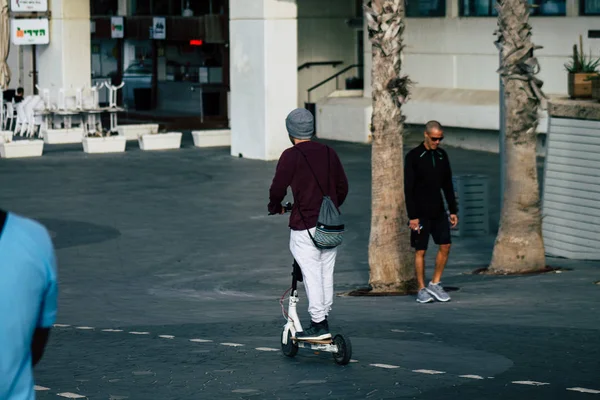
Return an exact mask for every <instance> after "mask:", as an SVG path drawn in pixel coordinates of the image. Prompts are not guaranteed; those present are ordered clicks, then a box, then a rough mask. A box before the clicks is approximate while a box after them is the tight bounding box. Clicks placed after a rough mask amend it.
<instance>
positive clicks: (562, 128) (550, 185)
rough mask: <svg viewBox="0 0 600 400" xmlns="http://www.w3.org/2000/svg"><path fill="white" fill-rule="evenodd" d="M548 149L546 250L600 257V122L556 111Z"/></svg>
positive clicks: (567, 255)
mask: <svg viewBox="0 0 600 400" xmlns="http://www.w3.org/2000/svg"><path fill="white" fill-rule="evenodd" d="M575 103H579V102H575ZM590 105H591V104H590ZM586 107H587V105H586ZM546 152H547V153H546V161H545V168H544V191H543V193H542V201H543V209H542V215H543V219H542V234H543V236H544V247H545V248H546V254H548V255H551V256H554V257H565V258H570V259H574V260H600V202H599V201H598V198H600V121H590V120H581V119H570V118H556V117H553V116H552V117H551V118H550V129H549V132H548V140H547V142H546Z"/></svg>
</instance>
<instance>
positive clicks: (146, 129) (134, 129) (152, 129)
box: [117, 124, 158, 140]
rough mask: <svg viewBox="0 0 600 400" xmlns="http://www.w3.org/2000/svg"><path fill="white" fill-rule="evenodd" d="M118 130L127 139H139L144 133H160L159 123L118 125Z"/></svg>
mask: <svg viewBox="0 0 600 400" xmlns="http://www.w3.org/2000/svg"><path fill="white" fill-rule="evenodd" d="M117 132H118V133H119V136H125V138H126V139H127V140H138V138H139V137H140V136H142V135H150V134H153V133H158V124H134V125H120V126H117Z"/></svg>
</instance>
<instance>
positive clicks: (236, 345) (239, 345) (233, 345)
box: [221, 343, 243, 347]
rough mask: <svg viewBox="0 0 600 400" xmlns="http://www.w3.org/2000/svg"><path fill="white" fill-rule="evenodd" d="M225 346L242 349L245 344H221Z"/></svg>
mask: <svg viewBox="0 0 600 400" xmlns="http://www.w3.org/2000/svg"><path fill="white" fill-rule="evenodd" d="M221 344H222V345H223V346H229V347H242V346H243V344H239V343H221Z"/></svg>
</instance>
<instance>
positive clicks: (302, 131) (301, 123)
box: [285, 108, 315, 139]
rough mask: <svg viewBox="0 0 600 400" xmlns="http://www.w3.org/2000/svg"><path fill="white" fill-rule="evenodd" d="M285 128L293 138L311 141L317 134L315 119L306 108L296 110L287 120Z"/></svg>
mask: <svg viewBox="0 0 600 400" xmlns="http://www.w3.org/2000/svg"><path fill="white" fill-rule="evenodd" d="M285 127H286V128H287V131H288V133H289V135H290V136H291V137H294V138H296V139H310V138H312V136H313V134H314V133H315V119H314V118H313V115H312V113H311V112H310V111H308V110H307V109H305V108H296V109H295V110H293V111H292V112H291V113H289V115H288V116H287V118H286V119H285Z"/></svg>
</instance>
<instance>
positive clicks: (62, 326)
mask: <svg viewBox="0 0 600 400" xmlns="http://www.w3.org/2000/svg"><path fill="white" fill-rule="evenodd" d="M69 326H71V325H67V324H54V327H55V328H68V327H69Z"/></svg>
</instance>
